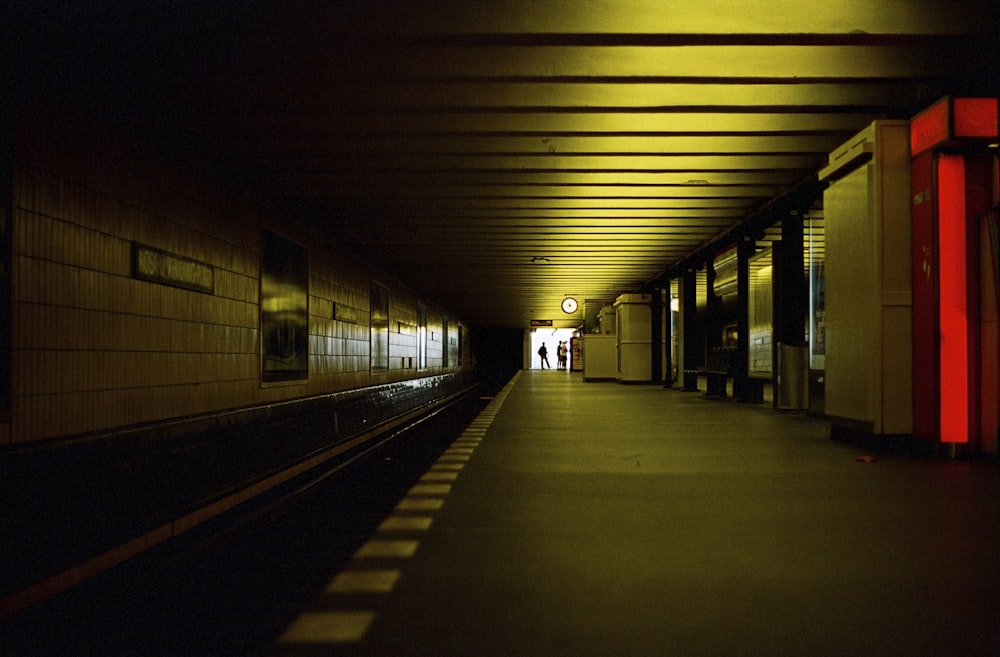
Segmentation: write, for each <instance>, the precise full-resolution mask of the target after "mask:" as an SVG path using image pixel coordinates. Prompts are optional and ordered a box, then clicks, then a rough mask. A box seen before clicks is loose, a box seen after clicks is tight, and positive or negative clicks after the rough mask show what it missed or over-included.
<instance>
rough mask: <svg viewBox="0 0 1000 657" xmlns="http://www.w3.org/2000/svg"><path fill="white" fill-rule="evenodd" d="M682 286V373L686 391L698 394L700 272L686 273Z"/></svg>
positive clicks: (690, 270) (700, 345)
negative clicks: (696, 371)
mask: <svg viewBox="0 0 1000 657" xmlns="http://www.w3.org/2000/svg"><path fill="white" fill-rule="evenodd" d="M681 285H682V286H683V287H684V293H683V294H682V295H681V297H682V301H683V303H684V306H683V307H682V308H681V312H682V313H683V314H684V335H683V338H684V362H683V363H681V373H682V380H683V381H684V390H687V391H689V392H696V391H697V390H698V375H697V374H696V373H695V370H697V369H698V366H699V365H701V357H700V355H699V354H700V351H701V348H702V342H701V336H700V335H699V331H698V296H697V295H698V272H697V271H696V270H694V269H688V270H687V271H686V272H684V278H683V279H682V280H681Z"/></svg>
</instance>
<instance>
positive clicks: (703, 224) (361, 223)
mask: <svg viewBox="0 0 1000 657" xmlns="http://www.w3.org/2000/svg"><path fill="white" fill-rule="evenodd" d="M82 4H87V3H82ZM93 4H94V6H95V7H96V8H90V9H80V8H78V9H76V10H75V11H76V14H75V15H65V16H64V19H65V20H64V22H63V23H61V25H64V26H65V25H80V26H82V27H77V28H75V31H74V28H68V27H63V28H62V29H65V30H69V33H68V34H63V33H61V32H59V31H58V30H56V31H55V32H53V31H52V30H53V29H54V28H51V26H48V27H45V26H47V25H48V23H47V22H46V21H48V20H49V19H50V18H51V15H50V14H44V13H40V14H39V15H38V16H36V17H35V20H36V21H38V25H36V26H34V27H35V28H37V30H36V31H40V32H41V34H42V37H39V39H40V41H39V43H41V44H43V45H42V46H38V47H37V49H38V50H39V52H38V53H36V55H38V57H36V58H35V59H36V60H40V61H41V64H40V65H41V67H42V69H43V72H45V71H47V72H48V77H44V76H43V78H42V79H43V80H45V82H44V84H45V85H47V86H46V87H45V89H46V90H47V91H51V88H52V87H55V89H56V90H57V91H62V92H66V93H69V94H70V96H71V97H72V98H73V100H74V102H75V101H76V100H80V99H81V98H82V99H84V100H86V101H87V102H89V103H91V104H95V105H96V106H97V107H100V108H110V109H111V111H118V112H122V113H125V114H129V116H130V117H131V120H132V121H134V123H135V125H136V126H137V128H138V129H141V130H143V131H144V134H145V135H146V136H147V137H148V138H149V139H155V140H158V141H159V143H160V144H162V145H164V146H165V147H170V148H174V149H176V150H177V151H178V152H182V153H183V154H184V155H185V156H186V157H197V158H198V159H200V160H202V161H203V162H204V164H206V165H207V166H209V167H212V168H213V169H214V170H215V171H216V172H218V173H219V175H221V176H222V177H223V178H224V179H225V180H228V181H230V182H231V183H232V184H233V185H234V186H238V187H240V188H241V189H243V190H246V191H249V192H251V193H253V194H254V196H255V197H256V198H258V199H259V200H260V201H261V202H263V203H265V204H266V205H269V206H271V207H273V208H275V209H277V210H280V211H281V212H282V213H284V214H286V215H288V216H291V217H294V218H296V219H297V220H300V221H303V222H306V223H307V224H309V226H310V227H311V229H312V230H315V231H316V232H318V233H321V234H324V235H326V236H327V237H328V238H329V239H330V240H331V241H332V242H333V243H335V244H337V245H340V246H341V247H342V248H343V249H344V251H346V252H348V253H350V254H353V255H355V256H356V257H359V258H360V259H362V260H365V261H367V262H370V263H371V264H372V265H374V266H375V267H377V268H379V269H380V270H384V271H387V272H389V273H390V274H392V275H393V276H394V277H396V278H397V279H399V280H401V281H405V282H406V283H407V284H408V285H410V286H411V287H412V288H414V289H415V290H416V291H418V292H419V293H422V294H423V295H425V296H426V297H427V298H428V299H429V300H431V301H434V302H436V303H439V304H440V305H441V306H443V307H445V308H447V309H449V310H451V311H452V312H454V313H455V314H456V315H457V316H458V317H459V318H460V319H462V320H464V321H466V322H469V323H471V324H480V325H491V326H507V327H521V326H527V325H528V324H529V320H530V319H554V320H556V325H557V326H570V325H578V324H579V323H580V322H581V320H582V311H578V312H577V314H576V315H574V316H571V317H567V316H565V315H563V313H562V312H561V311H560V309H559V305H560V301H561V300H562V298H563V297H564V296H565V295H573V296H576V297H577V298H578V299H580V300H584V299H588V298H594V299H613V298H614V297H615V296H617V295H618V294H621V293H623V292H629V291H634V290H636V289H637V288H639V287H641V286H642V285H643V284H645V283H647V282H649V281H651V280H654V279H656V278H657V277H658V276H660V275H661V274H662V273H663V272H665V271H668V270H670V269H671V268H673V267H676V266H678V265H680V264H682V263H685V261H686V260H687V259H688V258H690V257H691V256H692V255H693V254H696V253H699V252H700V251H701V250H703V249H705V248H706V247H710V245H712V243H713V242H714V241H715V240H718V239H719V238H720V237H721V236H723V235H726V234H730V233H731V232H732V231H734V230H736V229H737V227H738V226H740V225H741V224H743V223H744V222H746V221H747V219H748V218H751V217H759V216H760V215H761V210H762V208H767V207H773V206H774V204H775V201H776V199H780V198H782V197H784V196H786V195H787V194H788V193H789V191H790V190H801V189H803V186H804V185H805V184H807V183H810V182H811V181H815V178H816V176H815V174H816V172H817V171H818V170H819V169H820V168H822V166H823V165H824V164H825V158H826V156H827V153H829V152H830V151H831V150H832V149H834V148H835V147H837V146H839V145H840V144H841V143H842V142H843V141H844V140H845V139H847V138H848V137H850V136H851V135H853V134H854V133H855V132H857V131H858V130H860V129H861V128H863V127H864V126H865V125H867V124H868V123H869V122H870V121H872V120H874V119H878V118H909V117H911V116H912V115H913V114H915V113H916V112H917V111H919V110H921V109H923V108H924V107H926V106H928V105H929V104H931V103H932V102H934V101H935V100H937V98H939V97H940V96H941V95H944V94H948V93H952V94H983V95H986V94H989V95H996V94H998V93H1000V88H998V87H1000V83H998V82H997V79H998V77H1000V75H998V74H997V73H998V70H1000V66H998V59H1000V57H998V48H1000V46H998V44H1000V9H998V6H1000V5H998V3H997V2H996V1H995V0H989V1H972V2H962V3H955V2H954V1H953V0H941V1H937V0H913V1H907V0H838V1H836V2H829V1H814V2H801V0H796V1H794V2H791V1H789V2H774V1H765V0H740V1H732V2H723V1H721V0H700V1H699V2H673V1H670V0H648V1H640V0H572V1H570V0H562V1H545V0H516V1H515V0H506V1H492V2H467V3H456V2H447V3H445V2H415V1H413V0H406V1H402V0H398V1H379V0H341V1H322V2H320V1H318V0H312V1H308V2H305V1H304V2H294V1H291V2H289V1H287V0H283V1H281V2H279V1H278V0H260V1H257V2H253V3H198V4H192V5H190V6H189V7H188V11H184V10H183V9H180V8H178V7H177V6H175V5H176V3H174V4H172V5H171V7H170V8H169V9H168V8H160V4H161V3H156V2H152V3H136V4H137V5H142V6H143V7H145V8H134V9H131V10H129V11H131V12H132V13H133V14H136V15H131V14H128V12H126V15H123V14H122V11H121V8H116V9H115V12H114V13H112V12H111V9H109V8H104V9H101V8H100V6H101V3H93ZM147 4H148V5H149V7H146V5H147ZM215 5H221V6H215ZM959 7H960V8H961V10H958V8H959ZM95 26H96V27H95ZM27 27H28V29H29V31H30V29H31V28H32V26H31V25H30V24H29V25H28V26H27ZM46 29H48V30H49V31H48V32H46V31H45V30H46ZM64 37H66V38H65V39H64ZM69 37H74V38H75V41H73V40H72V39H70V38H69ZM25 38H29V37H25ZM45 39H48V41H46V40H45ZM64 42H65V43H64ZM46 44H48V45H50V46H52V47H51V48H45V47H44V45H46ZM65 44H69V45H68V46H67V48H68V50H67V54H61V53H60V47H61V46H62V45H65ZM74 48H75V49H76V50H75V51H74V50H73V49H74ZM80 57H84V58H85V59H86V58H92V59H93V61H92V62H91V65H90V66H88V67H86V68H85V70H84V72H83V73H76V74H75V77H74V75H72V74H70V75H67V72H68V71H71V69H72V66H73V65H74V64H73V62H75V60H76V59H79V58H80ZM37 65H38V64H37V62H35V63H33V64H32V66H37ZM74 70H75V69H74ZM50 83H51V84H50ZM39 87H40V88H41V85H39ZM774 237H776V234H775V232H774V231H773V230H769V231H767V232H766V234H765V235H764V236H763V237H762V239H763V241H764V242H766V240H768V239H772V238H774Z"/></svg>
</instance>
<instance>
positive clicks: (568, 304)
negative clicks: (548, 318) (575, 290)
mask: <svg viewBox="0 0 1000 657" xmlns="http://www.w3.org/2000/svg"><path fill="white" fill-rule="evenodd" d="M562 309H563V312H564V313H573V312H576V299H574V298H573V297H566V298H565V299H563V302H562Z"/></svg>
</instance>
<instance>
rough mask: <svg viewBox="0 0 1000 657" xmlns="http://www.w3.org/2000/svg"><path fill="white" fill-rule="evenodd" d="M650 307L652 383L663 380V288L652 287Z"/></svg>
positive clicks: (650, 380)
mask: <svg viewBox="0 0 1000 657" xmlns="http://www.w3.org/2000/svg"><path fill="white" fill-rule="evenodd" d="M651 296H652V299H650V302H649V309H650V340H651V341H652V344H651V349H650V352H651V359H652V361H653V362H652V368H651V369H650V372H651V375H650V378H649V382H650V383H662V382H663V290H662V289H661V288H660V287H654V288H653V289H652V294H651Z"/></svg>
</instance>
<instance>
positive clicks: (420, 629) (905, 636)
mask: <svg viewBox="0 0 1000 657" xmlns="http://www.w3.org/2000/svg"><path fill="white" fill-rule="evenodd" d="M865 454H866V453H865V452H864V451H863V450H861V449H859V448H856V447H852V446H850V445H844V444H841V443H837V442H834V441H831V440H830V439H829V437H828V427H827V425H826V423H825V422H823V421H821V420H818V419H815V418H809V417H806V416H804V415H802V414H793V413H784V412H779V411H775V410H773V409H772V408H771V407H769V406H764V405H747V404H739V403H736V402H734V401H733V400H732V399H727V400H720V399H713V398H709V397H706V396H705V395H704V394H702V393H695V392H682V391H679V390H667V389H664V388H662V387H660V386H641V385H620V384H616V383H584V382H583V381H582V379H581V377H580V374H579V373H567V372H562V371H558V370H556V371H552V370H547V371H537V370H528V371H523V372H521V373H520V374H519V375H518V377H516V378H515V379H514V380H513V381H512V382H511V384H509V385H508V386H507V387H506V388H505V389H504V391H503V392H502V393H501V394H500V395H498V396H497V397H496V398H495V399H494V400H493V402H491V404H490V406H489V407H488V408H487V409H486V410H485V411H484V412H483V414H482V415H481V416H480V418H479V419H478V420H477V421H476V422H475V423H474V424H473V425H472V426H470V427H469V429H468V430H467V431H466V432H465V433H464V434H463V436H462V437H460V438H459V439H458V440H457V441H456V442H455V444H454V445H453V447H452V448H451V449H450V450H449V451H448V452H447V453H446V454H445V455H444V456H442V457H441V460H440V461H439V462H438V463H437V465H435V466H434V468H433V469H432V470H431V471H429V472H428V474H427V475H426V476H425V478H424V480H422V482H421V483H420V484H418V485H417V486H416V487H415V488H414V489H413V490H411V491H410V494H409V495H408V496H407V498H406V499H404V500H403V501H402V502H401V504H400V507H399V508H398V509H397V511H396V512H395V513H394V514H393V515H392V516H391V517H389V518H387V519H386V522H385V523H384V524H383V526H382V528H381V529H380V530H379V531H378V532H377V533H376V534H375V535H374V536H372V540H371V541H370V542H369V543H367V544H366V545H365V546H364V547H362V548H361V550H359V552H358V553H357V554H356V555H355V557H354V560H353V562H352V564H351V565H350V566H349V567H348V568H347V569H346V570H345V571H343V572H341V573H340V574H339V575H337V577H336V578H335V579H334V580H333V581H331V583H330V586H329V587H328V588H327V590H326V591H325V592H324V593H323V594H322V596H321V597H320V599H319V600H318V601H317V602H316V604H315V606H314V607H313V608H312V609H309V610H307V611H306V612H305V613H303V614H302V615H301V616H300V617H299V618H298V619H297V620H296V621H295V622H294V623H293V624H292V625H291V626H290V627H289V628H288V630H287V631H286V632H285V634H284V636H283V637H282V639H281V640H280V641H279V642H278V643H277V644H276V645H275V646H274V648H273V654H274V655H280V656H289V655H358V656H373V657H374V656H376V655H377V656H380V657H384V656H386V655H394V656H403V655H408V656H424V655H426V656H432V655H433V656H434V657H450V656H459V655H462V656H477V657H486V656H494V655H495V656H497V657H527V656H529V655H530V656H533V657H539V656H549V655H567V656H568V655H572V656H574V657H582V656H588V655H593V656H600V657H611V656H617V655H651V656H652V655H655V656H663V655H682V656H685V657H695V656H700V655H705V656H711V657H735V656H740V655H747V656H751V655H752V656H754V657H762V656H770V655H789V656H795V657H805V656H820V655H830V656H836V657H845V656H849V655H881V656H894V655H899V656H904V655H905V656H906V657H918V656H934V657H946V656H960V655H961V656H965V657H970V656H972V657H975V656H980V655H981V656H984V657H985V656H987V655H989V656H995V655H997V654H1000V623H998V618H1000V467H998V466H997V465H996V464H990V463H970V462H956V461H930V460H917V459H913V458H908V457H902V456H886V455H879V456H878V458H877V460H875V461H874V462H863V461H859V460H857V457H859V456H862V455H865Z"/></svg>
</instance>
